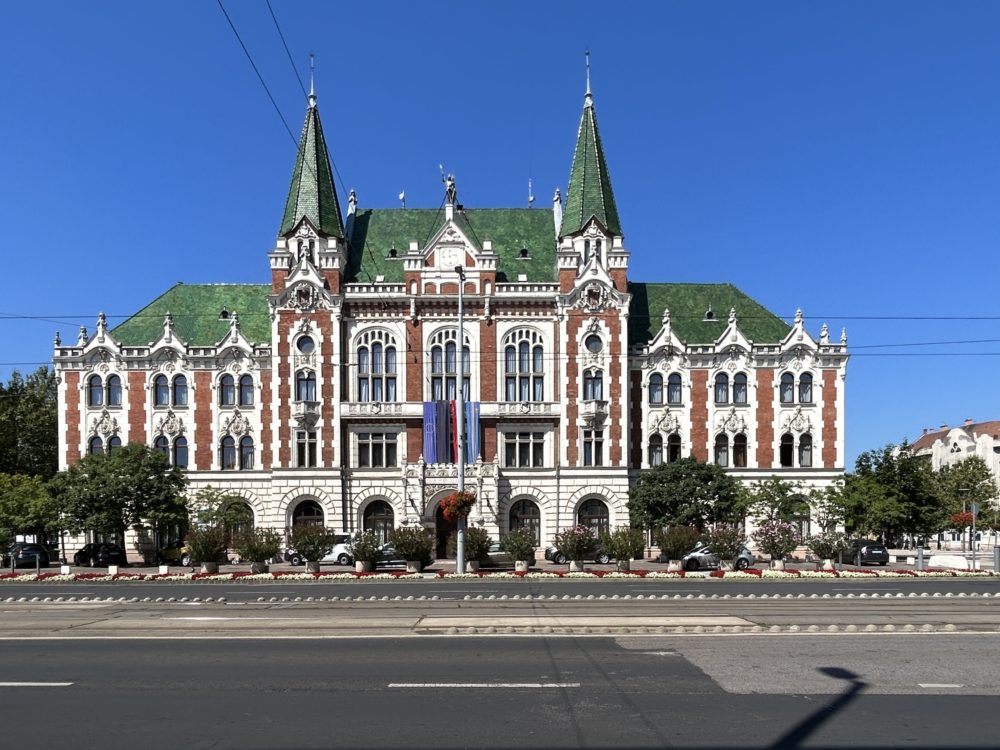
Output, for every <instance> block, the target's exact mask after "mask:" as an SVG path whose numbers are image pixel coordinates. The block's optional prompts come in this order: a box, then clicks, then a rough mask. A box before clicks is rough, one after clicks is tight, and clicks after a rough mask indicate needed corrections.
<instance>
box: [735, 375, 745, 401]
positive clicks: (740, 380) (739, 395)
mask: <svg viewBox="0 0 1000 750" xmlns="http://www.w3.org/2000/svg"><path fill="white" fill-rule="evenodd" d="M746 402H747V375H746V373H745V372H738V373H736V374H735V375H734V376H733V403H734V404H745V403H746Z"/></svg>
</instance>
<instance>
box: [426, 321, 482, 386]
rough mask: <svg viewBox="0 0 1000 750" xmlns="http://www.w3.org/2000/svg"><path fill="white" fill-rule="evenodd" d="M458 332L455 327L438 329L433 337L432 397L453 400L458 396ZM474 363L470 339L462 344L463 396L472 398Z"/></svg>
mask: <svg viewBox="0 0 1000 750" xmlns="http://www.w3.org/2000/svg"><path fill="white" fill-rule="evenodd" d="M457 339H458V332H457V331H456V330H455V329H454V328H445V329H444V330H441V331H438V332H437V333H435V334H434V336H433V337H432V338H431V399H432V400H434V401H442V400H448V401H452V400H454V399H456V398H458V347H457V346H456V343H455V342H456V341H457ZM471 374H472V363H471V355H470V352H469V339H468V337H466V339H465V343H464V345H463V346H462V398H464V399H465V400H467V401H468V400H470V389H471V384H470V383H471Z"/></svg>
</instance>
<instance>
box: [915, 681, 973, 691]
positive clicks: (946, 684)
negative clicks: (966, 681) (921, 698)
mask: <svg viewBox="0 0 1000 750" xmlns="http://www.w3.org/2000/svg"><path fill="white" fill-rule="evenodd" d="M917 687H922V688H927V689H928V690H936V689H943V688H963V687H965V685H956V684H954V683H949V682H918V683H917Z"/></svg>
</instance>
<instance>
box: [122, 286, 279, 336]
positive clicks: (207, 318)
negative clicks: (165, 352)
mask: <svg viewBox="0 0 1000 750" xmlns="http://www.w3.org/2000/svg"><path fill="white" fill-rule="evenodd" d="M270 293H271V285H270V284H175V285H174V286H172V287H170V289H168V290H167V291H166V292H164V293H163V294H161V295H160V296H159V297H157V298H156V299H155V300H153V301H152V302H150V303H149V304H148V305H146V306H145V307H144V308H142V309H141V310H140V311H139V312H137V313H136V314H135V315H133V316H132V317H131V318H129V319H128V320H126V321H125V322H124V323H122V324H120V325H118V326H116V327H115V328H114V329H113V330H112V331H111V338H113V339H114V340H115V341H117V342H118V343H120V344H122V345H123V346H146V345H147V344H148V343H149V342H151V341H155V340H156V339H158V338H159V337H160V334H161V333H163V318H164V316H165V315H166V314H167V313H168V312H169V313H170V314H171V316H172V317H173V327H174V335H175V336H176V337H177V338H179V339H180V340H181V341H183V342H184V343H186V344H188V345H189V346H214V345H215V344H218V343H219V341H221V340H222V338H223V337H224V336H225V335H226V334H227V333H228V332H229V321H228V320H219V313H220V312H222V310H223V308H225V309H226V310H228V311H229V312H233V311H236V312H237V313H238V314H239V320H240V330H241V331H242V332H243V335H244V336H246V338H247V339H248V340H249V341H252V342H253V343H256V344H264V343H268V342H269V341H270V340H271V320H270V318H269V317H268V310H267V296H268V295H269V294H270Z"/></svg>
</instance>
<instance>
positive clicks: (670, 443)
mask: <svg viewBox="0 0 1000 750" xmlns="http://www.w3.org/2000/svg"><path fill="white" fill-rule="evenodd" d="M680 460H681V436H680V435H678V434H677V433H676V432H675V433H674V434H673V435H670V436H668V437H667V463H668V464H672V463H674V462H675V461H680Z"/></svg>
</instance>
